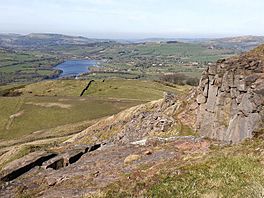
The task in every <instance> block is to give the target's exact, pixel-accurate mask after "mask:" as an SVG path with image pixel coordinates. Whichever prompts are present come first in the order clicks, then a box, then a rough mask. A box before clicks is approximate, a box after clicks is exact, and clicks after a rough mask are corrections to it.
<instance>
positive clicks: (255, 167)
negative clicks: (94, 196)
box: [100, 139, 264, 198]
mask: <svg viewBox="0 0 264 198" xmlns="http://www.w3.org/2000/svg"><path fill="white" fill-rule="evenodd" d="M263 153H264V143H263V140H258V139H254V140H250V141H246V142H244V143H242V144H240V145H235V146H227V147H220V146H217V147H215V148H211V152H210V153H209V154H208V155H192V156H188V157H187V158H183V159H180V160H177V161H167V162H166V161H165V162H164V163H163V164H162V165H159V166H158V165H157V166H153V167H142V169H139V170H137V171H135V173H133V174H131V175H129V180H127V176H125V177H124V178H123V179H122V180H121V181H118V182H116V183H114V184H111V185H109V186H108V187H107V188H105V189H104V190H103V191H102V192H101V193H100V195H101V196H100V197H131V196H132V197H190V198H193V197H205V198H211V197H243V198H249V197H252V198H253V197H254V198H256V197H259V198H260V197H263V186H264V177H263V176H264V175H263V173H264V166H263V159H264V154H263ZM154 172H155V174H154Z"/></svg>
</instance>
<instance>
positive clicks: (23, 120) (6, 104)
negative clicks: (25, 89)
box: [0, 97, 139, 139]
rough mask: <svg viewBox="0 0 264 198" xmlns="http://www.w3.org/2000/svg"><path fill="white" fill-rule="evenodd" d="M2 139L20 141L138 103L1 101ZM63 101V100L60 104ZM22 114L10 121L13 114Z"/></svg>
mask: <svg viewBox="0 0 264 198" xmlns="http://www.w3.org/2000/svg"><path fill="white" fill-rule="evenodd" d="M0 100H1V103H0V105H1V109H3V110H4V111H3V112H4V113H1V116H0V120H1V122H0V138H1V139H17V138H21V137H23V136H25V135H29V134H31V133H32V132H35V131H39V130H44V129H49V128H54V127H56V126H60V125H65V124H74V123H76V122H81V121H85V120H93V119H97V118H101V117H104V116H109V115H112V114H115V113H117V112H119V111H121V110H123V109H125V108H128V107H131V106H134V105H137V104H139V102H138V101H115V100H112V101H111V100H103V99H99V98H86V99H80V98H71V97H70V98H65V97H63V98H59V97H58V98H57V97H25V98H24V97H18V98H0ZM61 100H62V101H61ZM18 112H22V113H21V115H19V116H17V117H15V118H14V119H11V115H15V114H17V113H18Z"/></svg>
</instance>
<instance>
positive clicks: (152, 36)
mask: <svg viewBox="0 0 264 198" xmlns="http://www.w3.org/2000/svg"><path fill="white" fill-rule="evenodd" d="M1 34H2V35H12V34H14V35H23V36H26V35H30V34H54V35H64V36H72V37H85V38H88V39H103V40H104V39H105V40H147V39H194V40H195V39H219V38H220V39H221V38H232V37H246V36H253V37H262V36H263V37H264V35H253V34H244V35H243V34H241V35H238V34H237V35H234V34H230V35H227V34H218V35H206V34H204V35H202V34H199V35H195V34H193V35H185V36H184V35H169V34H167V35H166V34H164V35H155V34H148V33H142V34H133V33H123V34H121V33H119V34H115V33H110V34H109V35H110V36H105V35H107V34H101V35H100V33H99V34H97V37H96V36H95V35H93V34H89V33H86V34H85V33H83V34H81V33H80V34H78V33H77V34H70V33H63V32H0V35H1ZM98 35H99V36H98Z"/></svg>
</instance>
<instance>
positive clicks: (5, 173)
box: [1, 151, 56, 181]
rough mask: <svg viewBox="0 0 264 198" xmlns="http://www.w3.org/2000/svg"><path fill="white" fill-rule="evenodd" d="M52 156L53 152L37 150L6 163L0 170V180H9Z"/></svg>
mask: <svg viewBox="0 0 264 198" xmlns="http://www.w3.org/2000/svg"><path fill="white" fill-rule="evenodd" d="M54 156H56V154H54V153H48V152H46V151H37V152H33V153H30V154H28V155H26V156H24V157H22V158H20V159H17V160H14V161H13V162H11V163H9V164H8V165H6V166H5V167H4V168H3V170H2V171H1V180H2V181H10V180H12V179H13V178H16V177H17V176H20V175H21V174H23V173H22V172H27V171H29V170H31V169H32V168H34V167H35V166H40V165H42V163H43V162H45V161H46V160H49V159H50V158H52V157H54Z"/></svg>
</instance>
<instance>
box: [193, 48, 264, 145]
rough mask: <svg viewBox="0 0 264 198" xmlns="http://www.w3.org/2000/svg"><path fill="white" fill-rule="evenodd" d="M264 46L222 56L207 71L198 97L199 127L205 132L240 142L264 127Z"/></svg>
mask: <svg viewBox="0 0 264 198" xmlns="http://www.w3.org/2000/svg"><path fill="white" fill-rule="evenodd" d="M263 49H264V45H263V46H260V47H259V48H257V49H255V50H253V51H251V52H249V53H247V54H244V55H241V56H240V57H235V58H230V59H228V60H220V61H218V62H217V63H216V64H214V65H211V66H209V67H208V68H207V70H206V71H204V73H203V75H202V77H201V80H200V84H199V87H198V96H197V100H196V102H197V104H198V112H197V120H196V129H197V130H198V131H199V132H200V134H201V135H202V136H205V137H209V138H213V139H217V140H222V141H228V142H233V143H236V142H239V141H241V140H243V139H245V138H250V137H252V136H253V135H254V133H257V132H261V131H263V122H264V107H263V105H264V50H263Z"/></svg>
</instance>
